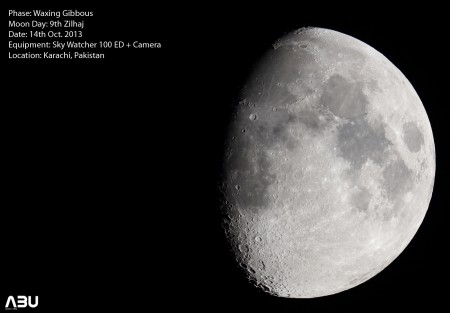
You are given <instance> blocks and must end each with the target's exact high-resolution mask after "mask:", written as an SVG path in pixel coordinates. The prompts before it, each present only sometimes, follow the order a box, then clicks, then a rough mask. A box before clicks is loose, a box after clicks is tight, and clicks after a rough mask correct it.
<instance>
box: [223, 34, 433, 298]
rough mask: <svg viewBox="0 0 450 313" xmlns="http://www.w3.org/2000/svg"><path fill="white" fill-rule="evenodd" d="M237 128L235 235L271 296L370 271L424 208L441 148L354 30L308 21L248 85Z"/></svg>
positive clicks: (231, 149) (403, 84)
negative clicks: (311, 25) (349, 32)
mask: <svg viewBox="0 0 450 313" xmlns="http://www.w3.org/2000/svg"><path fill="white" fill-rule="evenodd" d="M228 137H229V138H228V139H227V142H226V146H227V148H226V152H225V155H224V167H223V168H224V172H223V182H222V184H221V186H222V191H223V194H224V207H225V213H226V216H227V217H226V218H225V223H224V224H225V228H226V234H227V236H228V238H229V240H230V242H231V244H232V247H233V251H234V252H235V255H236V259H237V262H239V264H240V265H241V266H242V267H243V268H244V269H245V270H246V271H247V275H248V278H249V279H250V281H252V282H253V283H254V284H255V285H257V286H258V287H260V288H261V289H263V290H264V291H266V292H268V293H271V294H273V295H276V296H281V297H292V298H313V297H320V296H326V295H331V294H335V293H338V292H341V291H344V290H347V289H350V288H353V287H355V286H357V285H359V284H361V283H363V282H364V281H367V280H368V279H370V278H371V277H373V276H374V275H376V274H377V273H379V272H380V271H382V270H383V269H384V268H385V267H386V266H388V265H389V264H390V263H391V262H392V261H393V260H394V259H395V258H396V257H397V256H398V255H399V254H400V253H401V252H402V251H403V249H404V248H405V247H406V246H407V245H408V243H409V242H410V241H411V239H412V238H413V236H414V234H415V233H416V231H417V229H418V228H419V226H420V224H421V222H422V220H423V218H424V216H425V213H426V211H427V208H428V205H429V202H430V199H431V194H432V190H433V183H434V173H435V149H434V141H433V134H432V130H431V127H430V123H429V121H428V117H427V114H426V112H425V109H424V107H423V105H422V102H421V101H420V99H419V97H418V95H417V94H416V92H415V90H414V88H413V87H412V85H411V84H410V83H409V82H408V80H407V79H406V78H405V76H404V75H403V74H402V73H401V72H400V71H399V70H398V69H397V68H396V67H395V66H394V65H393V64H392V63H391V62H390V61H389V60H388V59H387V58H386V57H384V56H383V55H382V54H381V53H379V52H377V51H376V50H375V49H373V48H372V47H370V46H368V45H367V44H365V43H363V42H361V41H359V40H357V39H355V38H353V37H350V36H348V35H345V34H342V33H339V32H336V31H332V30H328V29H321V28H305V29H300V30H298V31H295V32H292V33H290V34H288V35H286V36H284V37H283V38H281V39H280V40H278V41H277V42H276V43H275V44H274V45H273V49H271V50H270V51H268V52H267V53H266V54H265V56H264V57H263V58H262V60H261V62H260V63H259V65H258V66H257V67H256V69H255V71H254V73H252V74H251V75H250V77H249V79H248V81H247V83H246V85H245V86H244V87H243V90H242V93H241V98H240V101H239V103H236V105H235V107H234V113H233V118H232V120H231V122H230V125H229V131H228Z"/></svg>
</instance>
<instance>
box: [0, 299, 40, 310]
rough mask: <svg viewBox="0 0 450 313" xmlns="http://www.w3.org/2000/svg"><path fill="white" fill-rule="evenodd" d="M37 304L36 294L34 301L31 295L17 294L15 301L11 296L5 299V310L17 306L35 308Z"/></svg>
mask: <svg viewBox="0 0 450 313" xmlns="http://www.w3.org/2000/svg"><path fill="white" fill-rule="evenodd" d="M37 306H38V296H35V297H34V302H33V301H32V298H31V296H28V297H27V296H17V301H16V299H14V297H13V296H9V297H8V299H7V300H6V305H5V310H17V308H19V309H22V308H26V307H29V308H33V309H34V308H35V307H37Z"/></svg>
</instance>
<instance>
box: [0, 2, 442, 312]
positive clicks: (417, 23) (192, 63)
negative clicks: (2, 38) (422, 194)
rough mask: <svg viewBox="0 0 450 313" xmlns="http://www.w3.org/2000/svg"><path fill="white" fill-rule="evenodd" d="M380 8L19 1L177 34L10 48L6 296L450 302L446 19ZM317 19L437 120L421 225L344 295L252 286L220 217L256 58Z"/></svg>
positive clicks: (227, 303)
mask: <svg viewBox="0 0 450 313" xmlns="http://www.w3.org/2000/svg"><path fill="white" fill-rule="evenodd" d="M373 6H377V7H368V8H359V7H340V8H332V7H329V6H327V5H326V4H324V3H322V4H320V5H317V6H313V5H309V6H306V5H304V4H301V5H300V4H297V5H292V4H281V3H276V4H271V5H270V6H268V5H262V4H259V5H255V6H251V5H247V6H244V5H242V4H241V5H230V4H228V5H225V4H216V5H214V6H206V5H199V6H194V5H192V4H190V5H186V6H180V5H178V4H170V5H166V6H164V7H162V6H158V5H150V6H148V7H144V6H142V7H135V6H133V5H131V4H130V5H129V6H127V4H123V5H121V6H113V5H109V6H108V7H93V6H82V5H71V6H69V5H67V6H64V7H55V6H48V7H43V6H39V7H38V6H36V5H34V6H27V7H25V6H22V7H21V6H18V5H10V7H9V8H8V9H16V10H19V9H21V8H23V9H36V8H41V9H53V10H58V9H73V10H75V9H76V10H80V11H83V10H93V11H94V17H92V18H86V19H85V21H86V29H85V34H86V36H87V37H86V39H87V40H92V41H98V40H124V41H126V40H127V41H134V40H139V41H143V42H145V41H148V42H161V43H162V45H163V48H162V49H154V50H117V51H107V52H105V54H106V58H105V59H104V60H82V61H74V60H72V61H65V60H55V61H49V60H46V61H36V60H25V61H15V60H8V61H7V64H6V65H7V69H6V71H2V72H3V75H4V76H5V78H6V82H7V83H6V88H5V90H4V92H3V95H4V100H3V105H2V111H3V114H1V116H2V121H3V122H2V128H3V135H2V142H3V145H2V146H3V148H2V155H3V156H4V157H5V159H4V161H3V162H2V163H3V168H2V172H3V173H4V175H2V177H3V182H4V188H3V193H2V194H3V196H2V216H3V217H2V226H3V227H2V233H3V235H2V239H1V240H2V249H1V250H2V252H1V256H2V264H3V265H2V277H4V278H2V279H1V282H0V284H1V285H0V287H1V288H2V290H5V291H4V292H2V294H1V297H2V299H1V301H2V302H1V305H2V306H3V305H4V303H5V302H6V297H7V296H8V295H19V294H23V295H38V296H39V307H38V308H37V309H35V311H38V310H39V311H42V312H50V311H55V312H62V311H70V310H71V309H74V310H98V311H105V310H109V309H112V308H115V309H122V310H125V311H128V312H130V311H138V310H139V311H143V310H147V309H148V310H151V309H156V307H157V306H158V307H160V306H161V305H163V307H165V308H166V309H183V310H188V309H189V310H190V309H196V310H200V311H203V310H205V311H217V310H219V309H223V308H228V307H229V308H233V309H235V310H238V311H240V310H241V309H255V310H257V309H258V310H262V311H269V310H270V311H273V310H277V311H287V310H292V309H293V310H299V311H300V310H308V311H309V310H314V309H331V308H333V309H338V310H340V309H345V310H355V311H360V310H367V309H372V308H377V309H380V308H381V309H383V308H388V307H391V306H392V305H394V306H399V307H402V308H404V309H412V308H416V307H417V305H422V304H424V305H426V306H428V307H430V306H434V305H436V306H441V305H443V304H444V303H445V296H446V290H445V289H444V287H442V286H441V285H442V284H441V281H442V280H444V277H445V276H446V275H447V264H446V263H447V262H446V259H445V257H444V255H445V248H446V246H447V245H448V244H447V241H446V238H447V231H446V229H447V227H446V218H445V217H444V214H446V212H445V211H446V210H447V209H448V207H449V203H448V198H447V199H446V197H445V194H444V193H445V192H446V191H447V190H448V183H447V182H446V181H445V179H446V174H447V173H448V165H447V161H448V139H447V136H448V135H449V132H448V128H447V127H446V126H447V125H446V123H445V122H446V119H447V115H446V114H445V113H446V112H447V102H448V101H447V100H446V99H444V93H445V90H446V84H447V83H448V78H447V77H446V75H445V73H446V72H447V71H448V66H447V64H446V61H445V60H446V58H447V53H446V48H445V32H444V27H445V25H446V22H445V20H444V17H443V16H442V14H441V13H440V12H442V8H441V9H439V8H432V9H429V10H425V9H423V7H421V8H414V7H410V8H409V9H406V8H402V9H401V10H398V9H395V8H392V7H382V6H380V5H375V4H373ZM3 15H4V16H6V12H3ZM5 25H6V23H5ZM304 26H318V27H324V28H330V29H333V30H337V31H340V32H343V33H345V34H348V35H351V36H353V37H356V38H358V39H360V40H362V41H364V42H365V43H367V44H369V45H370V46H372V47H374V48H375V49H377V50H378V51H380V52H381V53H383V54H384V55H385V56H386V57H387V58H388V59H389V60H391V61H392V62H393V63H394V64H395V65H396V66H397V67H398V68H399V69H400V70H401V71H402V72H403V73H404V74H405V76H406V77H407V78H408V79H409V81H410V82H411V83H412V85H413V86H414V87H415V89H416V91H417V93H418V94H419V96H420V98H421V100H422V102H423V104H424V105H425V108H426V110H427V113H428V117H429V119H430V123H431V125H432V128H433V133H434V136H435V144H436V155H437V171H436V181H435V189H434V193H433V198H432V200H431V204H430V208H429V210H428V213H427V215H426V217H425V220H424V222H423V224H422V226H421V227H420V229H419V231H418V233H417V235H416V236H415V238H414V239H413V241H412V242H411V244H410V245H409V246H408V247H407V248H406V249H405V251H404V252H403V253H402V254H401V255H400V256H399V257H398V258H397V259H396V260H395V261H394V262H393V263H392V264H391V265H390V266H388V267H387V268H386V269H385V270H384V271H383V272H382V273H380V274H378V275H377V276H375V277H374V278H372V279H370V280H369V281H367V282H366V283H363V284H362V285H360V286H358V287H357V288H353V289H351V290H349V291H346V292H342V293H340V294H337V295H332V296H327V297H322V298H316V299H284V298H277V297H273V296H269V295H267V294H264V293H262V292H260V291H258V290H256V289H254V288H253V287H252V286H250V285H249V284H247V282H246V281H245V279H244V277H243V275H242V273H240V272H239V270H238V269H237V267H236V266H235V264H234V262H233V258H232V256H231V255H230V254H229V252H228V248H227V244H226V241H225V237H224V235H223V231H222V230H221V228H220V221H221V216H220V212H219V199H218V196H219V194H218V190H217V178H218V173H219V169H220V160H221V155H222V143H223V138H224V132H225V131H224V129H225V125H226V122H227V120H228V116H229V114H230V105H231V104H232V103H233V102H234V101H236V99H237V96H238V92H239V89H240V88H241V87H242V85H243V84H244V81H245V78H246V76H247V75H248V73H249V72H250V70H251V68H252V66H253V64H254V62H255V61H257V59H258V57H260V56H261V54H262V53H263V52H264V51H265V50H266V49H268V48H270V47H271V44H272V43H273V42H274V41H275V40H276V39H277V38H279V37H280V36H281V35H283V34H284V33H286V32H289V31H291V30H293V29H297V28H300V27H304ZM4 33H5V34H6V31H5V32H4ZM5 46H6V43H5ZM5 57H6V54H5Z"/></svg>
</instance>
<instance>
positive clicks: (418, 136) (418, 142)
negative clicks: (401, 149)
mask: <svg viewBox="0 0 450 313" xmlns="http://www.w3.org/2000/svg"><path fill="white" fill-rule="evenodd" d="M403 141H404V142H405V144H406V146H407V147H408V149H409V151H411V152H418V151H419V150H420V148H421V147H422V145H423V142H424V140H423V134H422V132H421V131H420V129H419V127H417V125H416V124H415V123H414V122H408V123H405V124H403Z"/></svg>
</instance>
